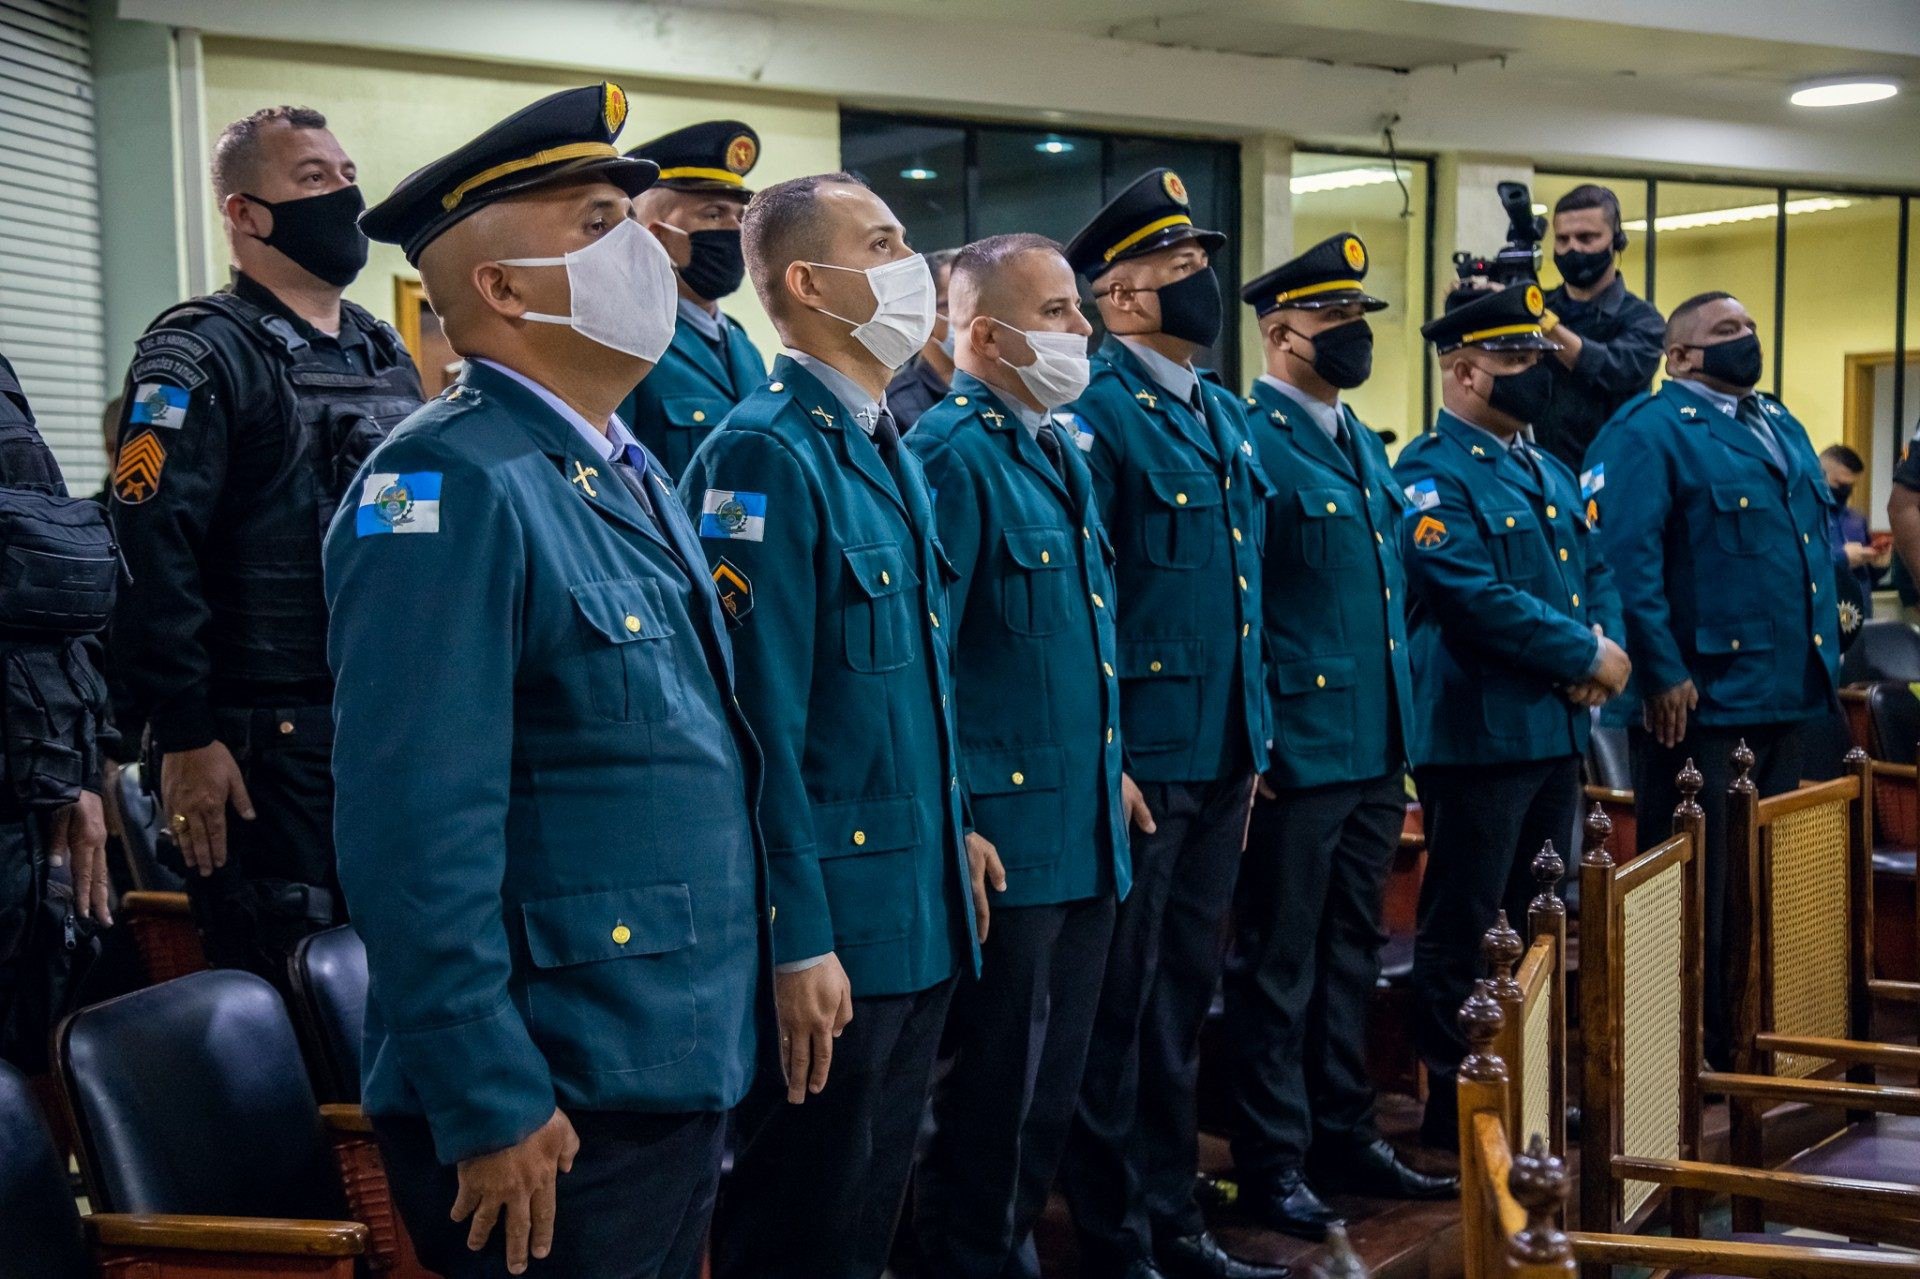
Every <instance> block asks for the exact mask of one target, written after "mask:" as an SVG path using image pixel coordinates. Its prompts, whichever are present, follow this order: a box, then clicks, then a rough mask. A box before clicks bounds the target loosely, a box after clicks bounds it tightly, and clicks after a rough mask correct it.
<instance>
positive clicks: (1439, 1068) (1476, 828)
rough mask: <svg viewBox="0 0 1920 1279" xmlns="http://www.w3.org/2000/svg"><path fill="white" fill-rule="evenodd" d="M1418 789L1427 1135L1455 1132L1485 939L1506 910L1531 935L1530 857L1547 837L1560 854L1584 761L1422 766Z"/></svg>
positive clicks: (1419, 1003) (1416, 975) (1416, 982)
mask: <svg viewBox="0 0 1920 1279" xmlns="http://www.w3.org/2000/svg"><path fill="white" fill-rule="evenodd" d="M1415 783H1416V785H1417V787H1418V789H1419V792H1420V806H1421V809H1422V810H1423V817H1424V819H1425V822H1426V831H1427V871H1426V875H1425V877H1424V878H1423V879H1422V880H1421V882H1420V908H1419V919H1418V924H1417V932H1416V933H1415V935H1414V942H1413V976H1412V979H1411V982H1410V985H1411V990H1412V995H1413V1006H1414V1011H1413V1016H1414V1025H1413V1034H1414V1047H1415V1049H1416V1051H1418V1052H1419V1054H1420V1060H1421V1062H1422V1063H1423V1064H1424V1065H1425V1066H1426V1068H1427V1084H1428V1088H1429V1090H1430V1091H1429V1101H1428V1105H1427V1119H1426V1128H1427V1131H1429V1132H1436V1133H1437V1132H1443V1131H1444V1132H1451V1131H1452V1128H1451V1124H1452V1118H1453V1114H1454V1110H1453V1100H1454V1098H1453V1077H1454V1072H1455V1071H1456V1070H1457V1069H1458V1068H1459V1065H1460V1061H1461V1059H1462V1058H1464V1057H1465V1056H1466V1055H1467V1040H1466V1036H1465V1035H1463V1034H1461V1032H1460V1025H1459V1021H1458V1016H1459V1012H1460V1005H1461V1004H1463V1003H1465V1002H1466V999H1467V996H1468V995H1469V994H1471V993H1472V991H1473V983H1474V982H1475V981H1476V980H1478V979H1479V978H1481V977H1483V976H1485V975H1486V964H1485V962H1484V960H1483V958H1482V955H1481V940H1482V938H1483V936H1484V935H1485V933H1486V931H1487V930H1488V929H1489V928H1492V927H1493V925H1494V920H1495V918H1496V917H1497V916H1498V914H1499V912H1500V911H1501V910H1505V911H1506V912H1507V921H1508V922H1509V923H1510V924H1512V925H1513V927H1514V928H1515V929H1516V930H1518V931H1519V932H1520V934H1521V935H1522V936H1525V935H1526V926H1527V925H1526V920H1527V904H1528V903H1529V902H1530V901H1532V900H1533V895H1534V883H1533V874H1532V864H1533V858H1534V855H1535V854H1536V853H1538V852H1539V851H1540V848H1541V846H1542V845H1543V844H1545V843H1546V842H1547V841H1548V840H1552V841H1553V843H1554V847H1555V848H1556V849H1558V848H1559V846H1560V842H1561V841H1562V840H1564V839H1566V837H1567V832H1568V831H1569V830H1571V829H1572V828H1573V815H1574V812H1575V810H1576V809H1577V807H1578V804H1579V798H1578V797H1579V794H1580V759H1579V757H1578V756H1576V755H1568V756H1564V757H1563V758H1560V759H1549V760H1538V761H1534V762H1530V763H1524V764H1489V765H1487V766H1485V767H1456V766H1446V767H1437V768H1436V767H1429V768H1422V769H1419V770H1418V771H1417V773H1416V774H1415ZM1562 852H1563V855H1569V854H1567V853H1566V850H1562Z"/></svg>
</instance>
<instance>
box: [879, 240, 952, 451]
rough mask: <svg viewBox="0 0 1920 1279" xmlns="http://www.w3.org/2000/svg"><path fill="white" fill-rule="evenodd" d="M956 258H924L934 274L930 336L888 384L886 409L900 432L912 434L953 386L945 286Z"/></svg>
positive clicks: (939, 253)
mask: <svg viewBox="0 0 1920 1279" xmlns="http://www.w3.org/2000/svg"><path fill="white" fill-rule="evenodd" d="M959 255H960V250H958V249H935V250H934V251H933V252H931V253H929V254H927V255H926V258H927V269H928V270H929V271H931V272H933V332H932V334H930V335H929V336H928V338H927V341H926V345H924V346H922V347H921V348H920V351H919V353H918V354H916V355H915V356H914V357H913V358H912V359H911V360H908V361H907V362H906V364H905V365H904V366H903V367H902V368H901V369H900V371H899V372H898V373H895V374H894V375H893V381H891V382H889V383H887V408H888V409H889V410H891V411H892V413H893V420H894V421H896V422H898V423H899V424H900V430H901V431H902V432H905V431H909V430H911V429H912V428H913V424H914V423H915V422H918V421H919V420H920V415H921V414H922V413H925V412H926V411H927V410H928V409H930V408H932V407H933V406H934V405H936V404H938V403H939V402H940V401H942V400H944V399H946V398H947V390H948V388H949V387H950V386H952V384H953V325H952V323H951V322H950V321H949V320H948V319H947V284H948V282H949V281H951V280H952V279H953V260H954V258H956V257H958V256H959Z"/></svg>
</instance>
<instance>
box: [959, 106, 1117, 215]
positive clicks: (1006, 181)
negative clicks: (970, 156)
mask: <svg viewBox="0 0 1920 1279" xmlns="http://www.w3.org/2000/svg"><path fill="white" fill-rule="evenodd" d="M974 154H975V157H976V162H977V165H978V169H977V173H978V176H977V177H976V179H975V185H974V204H973V226H972V227H971V228H970V231H971V238H973V239H975V240H980V239H984V238H986V237H987V236H990V235H1006V234H1009V233H1011V232H1015V231H1032V232H1035V233H1037V234H1040V235H1045V236H1051V237H1052V238H1054V239H1056V240H1058V241H1060V243H1062V244H1065V243H1066V242H1067V241H1068V240H1070V239H1072V238H1073V233H1074V232H1075V231H1078V230H1079V229H1080V228H1081V227H1082V226H1084V225H1086V223H1087V220H1088V219H1089V218H1091V217H1093V215H1094V214H1096V213H1098V212H1099V211H1100V204H1101V200H1100V139H1099V138H1097V137H1095V136H1092V135H1090V134H1084V133H1053V132H1047V131H1037V132H1028V131H1026V130H1014V129H981V130H979V131H978V134H977V136H976V139H975V142H974Z"/></svg>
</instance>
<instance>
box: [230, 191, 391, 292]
mask: <svg viewBox="0 0 1920 1279" xmlns="http://www.w3.org/2000/svg"><path fill="white" fill-rule="evenodd" d="M242 195H243V196H244V197H245V198H246V199H249V200H252V201H253V202H254V203H255V204H257V205H259V206H260V207H261V208H263V209H265V210H266V211H267V212H269V213H271V214H273V230H272V231H271V232H269V233H268V234H266V235H262V236H256V237H255V238H256V239H258V240H259V241H260V243H262V244H264V245H266V246H267V247H268V248H273V249H278V250H280V252H282V253H284V254H286V255H287V257H289V258H290V259H292V260H293V263H294V265H296V266H299V267H302V268H304V269H305V270H306V271H308V272H309V273H311V274H312V275H314V276H316V277H318V278H320V279H322V280H325V281H326V282H327V283H328V284H331V285H332V286H333V287H334V288H336V289H344V288H346V287H347V286H348V285H349V284H352V283H353V278H354V277H355V276H357V275H359V274H360V268H361V267H363V266H365V265H366V264H367V237H366V236H364V235H362V234H361V233H360V222H359V218H360V215H361V213H363V212H364V211H365V210H366V207H367V201H366V197H365V196H363V195H361V194H360V188H359V187H357V186H348V187H341V188H340V189H339V190H338V191H329V192H327V193H326V194H325V195H309V196H304V197H302V198H300V199H297V200H281V201H279V202H278V203H276V202H274V201H272V200H262V199H261V198H260V197H259V196H257V195H246V194H245V193H244V192H242Z"/></svg>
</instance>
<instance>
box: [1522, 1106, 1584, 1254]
mask: <svg viewBox="0 0 1920 1279" xmlns="http://www.w3.org/2000/svg"><path fill="white" fill-rule="evenodd" d="M1572 1181H1573V1179H1572V1178H1571V1177H1570V1176H1568V1174H1567V1164H1566V1161H1565V1160H1563V1159H1561V1158H1559V1157H1558V1156H1555V1155H1553V1154H1550V1153H1549V1152H1548V1150H1547V1140H1546V1138H1545V1137H1543V1136H1541V1135H1540V1134H1539V1133H1535V1134H1533V1136H1532V1138H1531V1139H1529V1140H1528V1142H1527V1148H1526V1150H1524V1151H1522V1152H1521V1153H1520V1154H1517V1155H1515V1156H1514V1157H1513V1167H1512V1169H1511V1170H1510V1171H1509V1172H1508V1173H1507V1189H1508V1190H1509V1191H1511V1192H1512V1193H1513V1197H1514V1200H1515V1202H1517V1203H1518V1204H1519V1205H1520V1206H1521V1207H1522V1208H1524V1209H1526V1211H1527V1224H1526V1227H1525V1229H1523V1230H1521V1231H1520V1233H1519V1234H1517V1235H1515V1236H1514V1237H1513V1243H1512V1245H1511V1249H1510V1251H1511V1253H1512V1255H1513V1257H1514V1259H1515V1260H1516V1261H1522V1262H1526V1263H1528V1264H1531V1265H1552V1264H1555V1263H1567V1262H1571V1261H1572V1259H1573V1245H1572V1244H1571V1243H1570V1242H1569V1241H1568V1239H1567V1236H1566V1234H1565V1233H1564V1232H1563V1231H1562V1230H1561V1229H1560V1225H1559V1218H1560V1215H1561V1213H1562V1212H1563V1211H1564V1210H1565V1209H1566V1206H1567V1193H1568V1191H1569V1189H1570V1188H1571V1186H1572Z"/></svg>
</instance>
